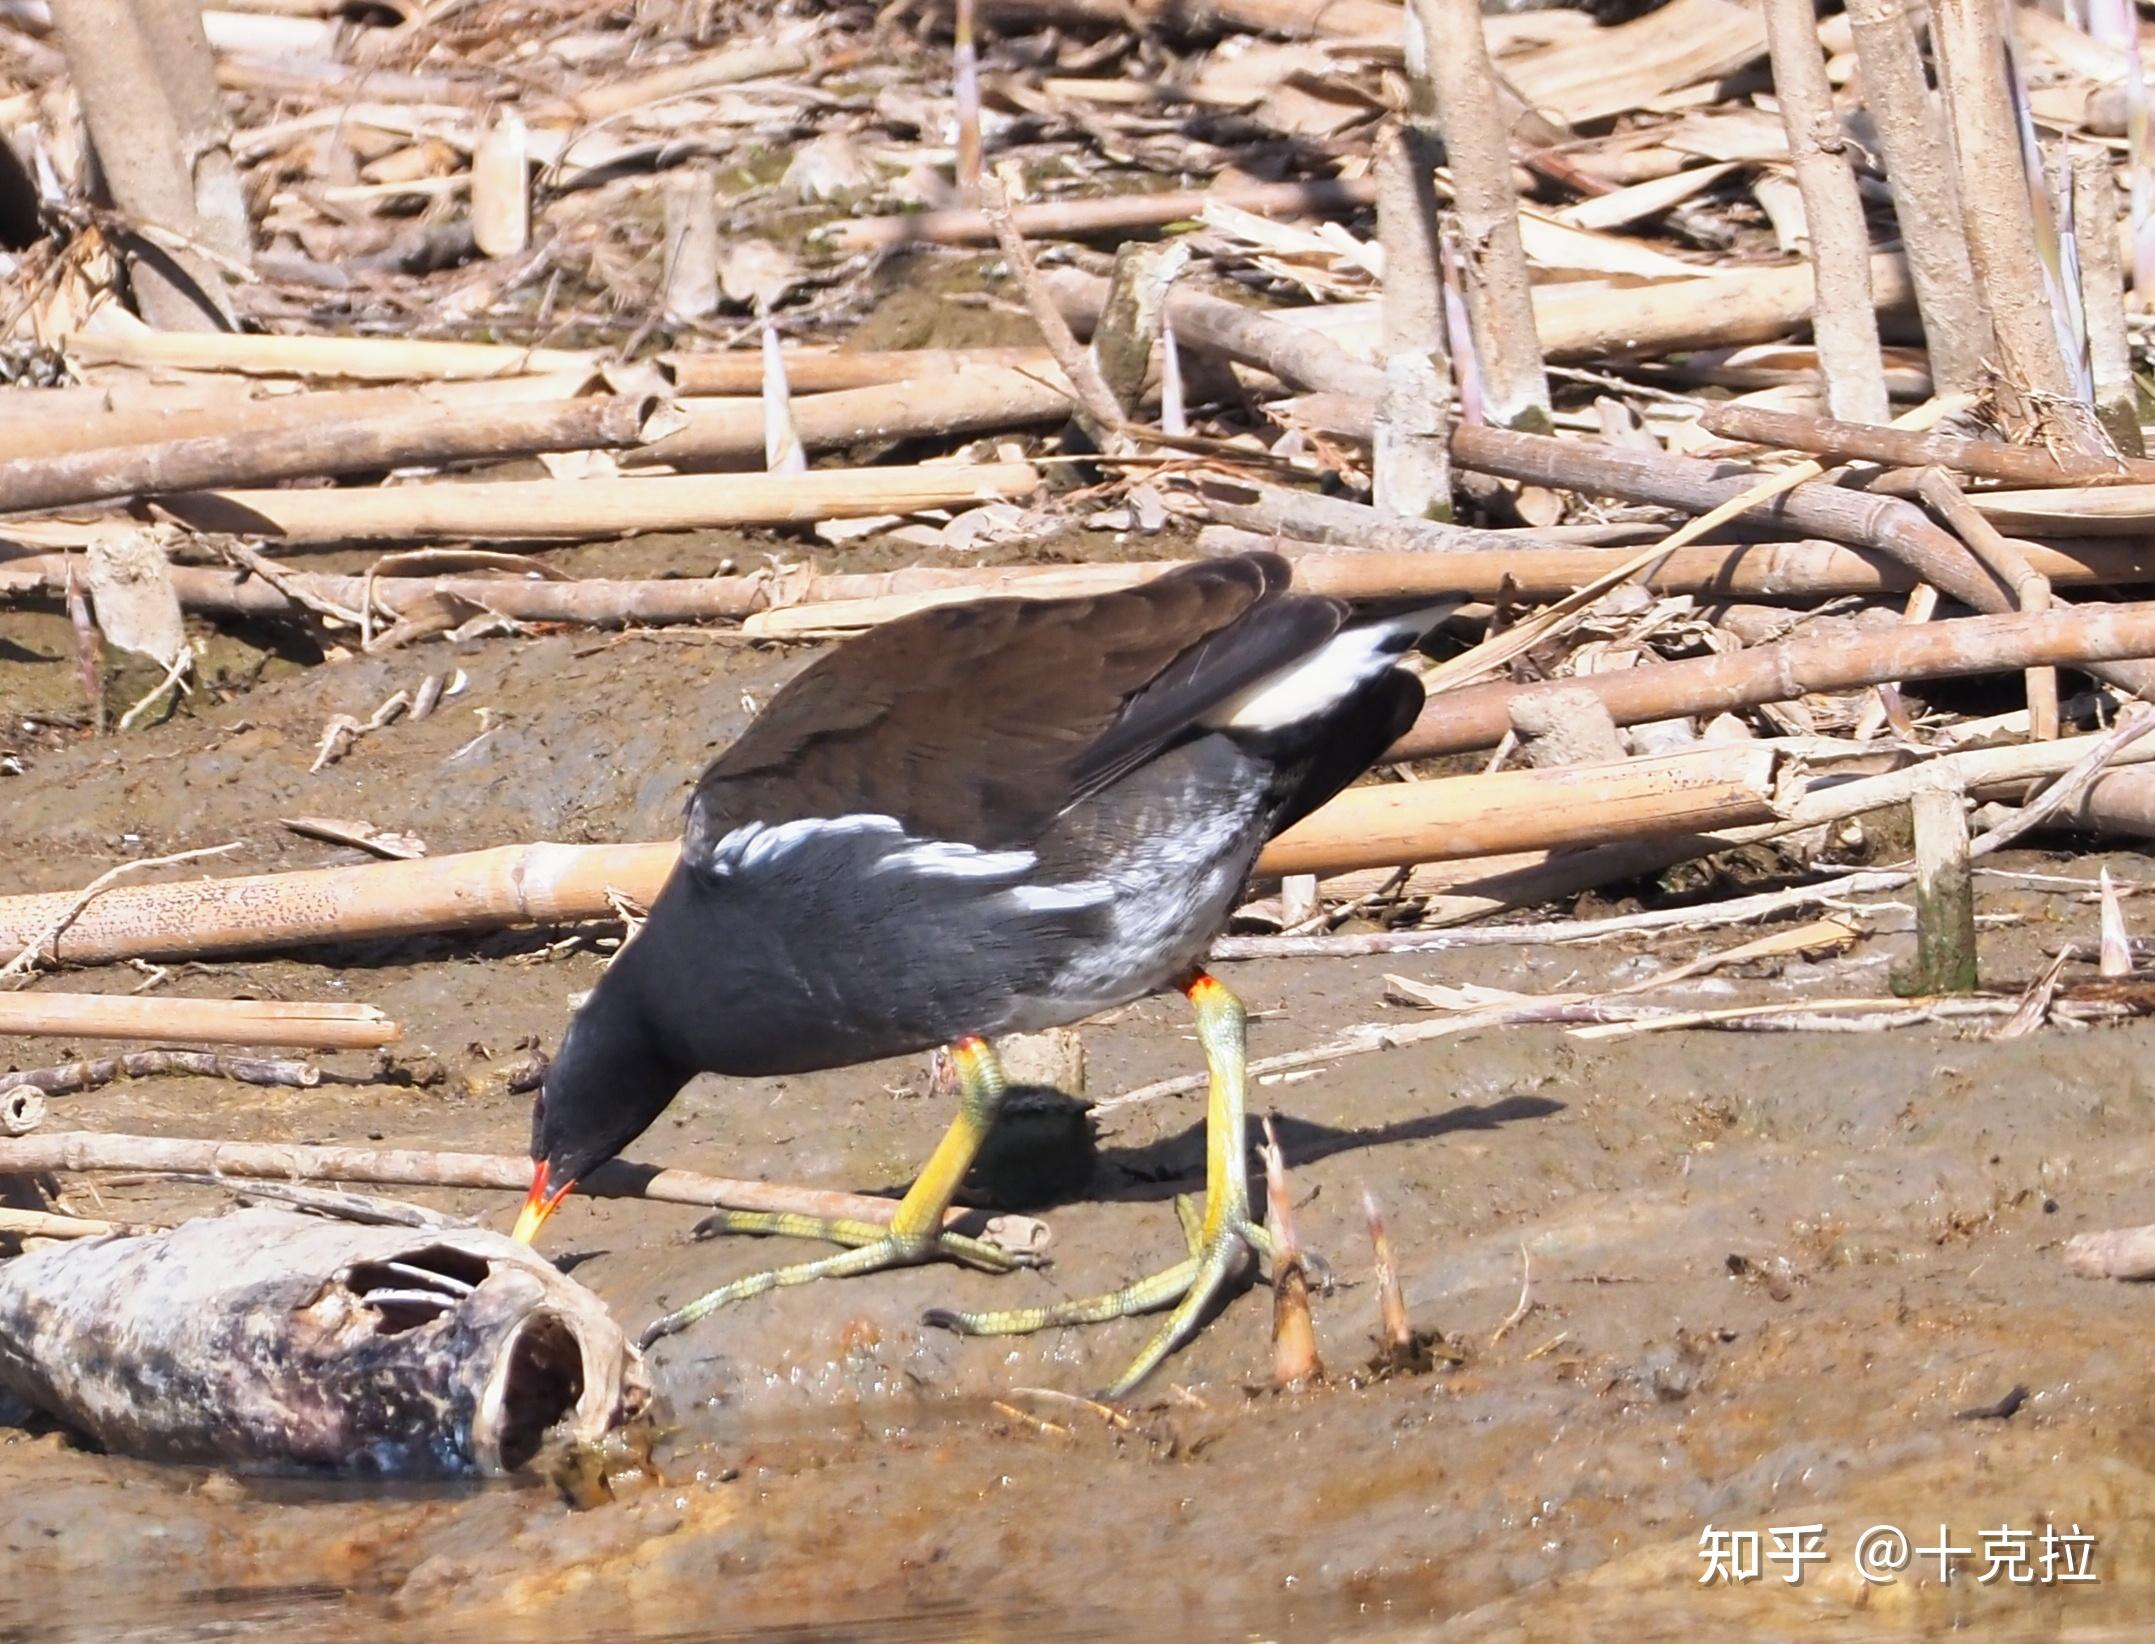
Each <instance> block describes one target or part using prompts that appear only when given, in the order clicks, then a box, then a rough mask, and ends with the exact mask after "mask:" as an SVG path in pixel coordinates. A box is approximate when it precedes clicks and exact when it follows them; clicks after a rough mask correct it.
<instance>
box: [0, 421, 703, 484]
mask: <svg viewBox="0 0 2155 1644" xmlns="http://www.w3.org/2000/svg"><path fill="white" fill-rule="evenodd" d="M659 406H660V402H659V401H658V400H655V399H648V398H631V397H627V396H623V397H620V398H606V399H585V400H564V401H560V402H557V403H551V404H539V405H512V406H502V407H499V408H496V409H493V410H490V411H487V412H485V413H484V414H475V413H474V412H473V411H472V410H470V409H468V408H464V407H428V408H425V409H420V408H417V407H414V408H411V409H399V410H393V411H388V412H383V413H379V414H377V415H375V416H372V417H365V418H355V419H353V420H351V421H346V422H314V421H301V422H300V423H298V424H297V425H296V426H291V427H287V428H284V429H281V430H275V429H251V430H249V431H248V432H246V433H242V434H221V435H206V436H190V437H186V438H181V439H171V440H164V441H160V442H159V443H157V444H154V445H122V446H107V447H102V448H99V449H94V450H89V451H81V452H76V453H74V454H73V455H70V456H62V457H14V458H8V459H0V513H22V512H26V511H28V510H31V509H48V508H63V507H67V506H70V505H72V504H76V503H84V502H97V501H103V500H106V499H109V498H114V497H125V496H142V495H155V494H158V493H163V492H171V491H193V490H201V489H204V488H207V487H211V486H236V485H250V484H261V483H263V482H266V481H270V480H286V479H307V478H311V477H314V476H316V475H326V474H355V473H363V472H367V471H370V470H374V469H382V468H406V467H415V466H421V465H424V466H427V467H442V466H444V465H446V464H449V463H453V462H471V461H483V460H488V459H495V458H508V457H524V456H534V455H536V454H538V453H540V452H542V451H597V450H611V449H620V448H623V447H626V446H631V445H635V444H637V443H639V442H640V441H641V440H642V439H643V438H644V431H645V428H646V427H647V425H649V423H650V422H651V419H652V416H653V414H654V413H655V412H656V411H657V410H658V409H659Z"/></svg>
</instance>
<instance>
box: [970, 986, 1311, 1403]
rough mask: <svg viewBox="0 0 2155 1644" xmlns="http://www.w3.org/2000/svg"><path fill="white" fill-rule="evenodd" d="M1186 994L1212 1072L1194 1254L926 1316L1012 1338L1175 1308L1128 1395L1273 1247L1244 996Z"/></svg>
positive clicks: (1111, 1394) (1125, 1387)
mask: <svg viewBox="0 0 2155 1644" xmlns="http://www.w3.org/2000/svg"><path fill="white" fill-rule="evenodd" d="M1183 991H1184V992H1185V993H1186V994H1187V995H1188V996H1189V1000H1190V1005H1191V1008H1192V1009H1193V1010H1194V1012H1195V1013H1196V1016H1197V1037H1198V1042H1199V1043H1200V1044H1202V1045H1203V1046H1204V1050H1205V1068H1206V1071H1207V1073H1208V1074H1209V1075H1210V1080H1209V1083H1210V1097H1209V1100H1208V1102H1207V1106H1206V1112H1205V1208H1204V1214H1203V1215H1202V1217H1200V1218H1199V1219H1198V1220H1197V1222H1196V1225H1195V1226H1194V1227H1192V1226H1190V1225H1189V1222H1188V1219H1187V1218H1185V1224H1184V1232H1185V1234H1186V1236H1187V1237H1188V1239H1189V1243H1190V1255H1189V1258H1188V1259H1187V1260H1185V1261H1180V1262H1177V1263H1176V1264H1175V1265H1174V1266H1173V1267H1170V1268H1168V1269H1167V1270H1166V1271H1165V1272H1162V1273H1155V1274H1153V1275H1151V1276H1150V1277H1149V1278H1143V1279H1139V1280H1138V1281H1137V1282H1136V1283H1134V1284H1129V1285H1125V1286H1124V1287H1123V1288H1122V1289H1120V1290H1116V1291H1111V1292H1109V1293H1108V1294H1107V1295H1104V1296H1088V1297H1085V1298H1084V1299H1082V1300H1078V1301H1067V1302H1058V1303H1056V1304H1055V1305H1054V1306H1051V1307H1027V1308H1013V1309H1010V1310H1008V1311H1005V1312H993V1313H954V1312H948V1311H944V1310H941V1309H938V1310H937V1311H935V1312H932V1313H930V1314H929V1315H928V1319H929V1322H930V1323H933V1324H940V1325H942V1326H944V1327H945V1328H946V1329H951V1330H957V1331H960V1332H962V1333H964V1334H965V1335H968V1336H1011V1335H1023V1334H1025V1333H1027V1332H1029V1331H1033V1330H1047V1329H1051V1328H1053V1327H1055V1326H1058V1325H1066V1324H1097V1323H1100V1322H1102V1321H1103V1320H1106V1319H1120V1318H1128V1317H1130V1316H1132V1315H1133V1314H1138V1313H1151V1312H1156V1311H1158V1310H1159V1309H1160V1308H1163V1307H1167V1306H1170V1305H1172V1306H1173V1307H1174V1311H1173V1312H1172V1313H1171V1314H1169V1315H1168V1318H1167V1322H1166V1323H1165V1324H1163V1325H1161V1326H1160V1328H1159V1329H1158V1330H1157V1331H1156V1332H1155V1333H1154V1335H1153V1337H1152V1339H1151V1340H1150V1341H1148V1342H1147V1343H1146V1344H1145V1349H1144V1351H1143V1352H1141V1353H1139V1354H1138V1356H1137V1358H1136V1360H1135V1362H1133V1363H1132V1364H1131V1366H1130V1368H1129V1369H1128V1370H1126V1371H1124V1372H1123V1374H1122V1375H1121V1376H1120V1377H1119V1378H1117V1380H1116V1382H1115V1384H1114V1385H1113V1386H1112V1387H1110V1388H1109V1389H1108V1390H1107V1391H1106V1393H1105V1394H1103V1395H1102V1396H1103V1397H1106V1398H1121V1397H1122V1396H1123V1395H1124V1394H1126V1393H1128V1392H1129V1391H1130V1390H1131V1389H1132V1388H1134V1387H1136V1386H1137V1385H1138V1383H1140V1382H1142V1381H1143V1380H1144V1379H1145V1378H1146V1377H1147V1376H1149V1375H1151V1374H1152V1373H1153V1371H1155V1370H1157V1369H1158V1368H1159V1367H1160V1365H1161V1363H1162V1362H1163V1361H1164V1360H1165V1359H1166V1358H1167V1356H1168V1355H1169V1354H1170V1353H1172V1352H1174V1351H1175V1349H1176V1348H1178V1347H1180V1346H1182V1345H1183V1344H1184V1343H1185V1342H1187V1341H1188V1340H1189V1339H1190V1338H1191V1337H1192V1336H1194V1335H1196V1334H1197V1331H1198V1327H1199V1325H1200V1324H1201V1323H1202V1322H1203V1320H1204V1315H1205V1310H1206V1309H1207V1308H1209V1307H1210V1306H1211V1305H1212V1304H1213V1303H1214V1302H1215V1301H1216V1300H1218V1299H1219V1296H1220V1293H1221V1292H1222V1291H1223V1290H1225V1289H1226V1288H1227V1287H1228V1285H1230V1284H1231V1283H1233V1282H1234V1281H1236V1280H1237V1279H1239V1278H1240V1277H1241V1276H1242V1275H1243V1273H1244V1272H1245V1271H1246V1269H1247V1267H1248V1265H1249V1256H1250V1252H1251V1251H1253V1250H1254V1251H1256V1252H1257V1253H1258V1254H1260V1255H1268V1254H1269V1253H1270V1250H1271V1241H1270V1240H1269V1239H1268V1238H1267V1237H1266V1236H1265V1231H1264V1229H1263V1228H1262V1227H1261V1226H1259V1225H1258V1224H1257V1223H1256V1222H1254V1221H1253V1220H1251V1217H1250V1181H1249V1136H1248V1128H1247V1119H1246V1113H1247V1110H1248V1088H1247V1074H1246V1071H1245V1070H1246V1064H1247V1060H1248V1058H1247V1054H1246V1051H1245V1046H1244V1039H1245V1028H1244V1015H1243V1010H1242V1001H1241V1000H1239V999H1237V998H1236V997H1235V996H1234V995H1233V994H1232V993H1230V992H1228V991H1227V989H1226V988H1225V987H1223V986H1222V985H1221V984H1220V983H1219V982H1217V981H1215V980H1214V979H1213V978H1212V977H1210V976H1208V975H1205V974H1204V973H1202V972H1200V973H1199V974H1198V975H1197V977H1196V978H1195V980H1193V981H1191V982H1190V983H1189V984H1188V985H1187V986H1186V987H1185V988H1184V989H1183ZM1176 1208H1177V1210H1178V1211H1179V1210H1181V1208H1182V1207H1181V1206H1180V1205H1179V1204H1178V1205H1177V1207H1176Z"/></svg>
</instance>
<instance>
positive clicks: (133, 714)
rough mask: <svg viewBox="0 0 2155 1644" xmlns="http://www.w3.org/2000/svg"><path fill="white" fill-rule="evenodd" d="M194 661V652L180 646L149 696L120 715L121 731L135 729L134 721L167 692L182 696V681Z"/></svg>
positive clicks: (183, 689)
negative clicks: (179, 692)
mask: <svg viewBox="0 0 2155 1644" xmlns="http://www.w3.org/2000/svg"><path fill="white" fill-rule="evenodd" d="M194 660H195V655H194V652H192V651H190V650H188V649H187V648H186V647H185V646H184V645H183V646H181V647H180V649H179V650H178V651H177V652H176V653H174V655H173V658H172V666H171V667H170V668H168V669H167V670H166V671H165V677H164V678H163V679H161V680H159V681H158V682H157V683H156V685H154V686H153V687H151V689H150V693H149V695H147V696H145V697H144V698H143V699H142V700H141V701H140V702H137V703H136V704H135V705H134V706H133V707H132V708H129V709H128V710H127V712H125V713H124V714H122V715H120V729H121V730H123V731H131V730H133V729H134V728H135V720H136V719H137V718H138V717H139V716H141V715H142V714H145V713H147V712H149V710H150V708H151V707H152V706H153V705H155V704H156V703H157V702H158V700H159V699H160V698H162V697H163V696H164V694H165V693H166V692H167V691H169V690H173V689H175V688H177V689H178V690H179V691H181V692H182V693H183V694H184V693H185V691H186V689H187V687H186V685H185V684H184V683H183V681H184V680H185V678H186V675H187V670H188V669H189V668H191V667H193V666H194Z"/></svg>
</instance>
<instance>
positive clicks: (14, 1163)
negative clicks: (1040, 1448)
mask: <svg viewBox="0 0 2155 1644" xmlns="http://www.w3.org/2000/svg"><path fill="white" fill-rule="evenodd" d="M63 1170H64V1171H76V1172H110V1171H127V1172H137V1171H159V1172H179V1173H184V1174H188V1175H197V1176H233V1177H239V1178H241V1179H243V1180H245V1179H256V1180H263V1181H300V1182H306V1181H340V1182H368V1183H372V1184H374V1185H376V1186H382V1187H473V1188H492V1189H496V1190H498V1191H502V1192H509V1193H523V1192H525V1191H527V1190H528V1189H529V1188H530V1186H531V1161H530V1160H529V1159H522V1158H517V1157H516V1156H514V1155H513V1154H507V1153H436V1152H430V1151H421V1150H418V1149H411V1148H377V1147H311V1146H306V1145H302V1144H298V1143H283V1142H212V1141H196V1140H194V1139H192V1138H188V1137H178V1136H116V1135H115V1136H108V1135H97V1134H92V1133H90V1132H87V1131H64V1130H63V1131H59V1132H56V1133H54V1134H52V1135H47V1136H25V1137H19V1138H16V1139H13V1140H9V1141H0V1176H28V1175H37V1174H40V1173H42V1172H47V1171H63ZM576 1190H577V1192H579V1193H583V1194H588V1195H590V1196H591V1197H593V1198H600V1199H647V1200H650V1201H652V1202H654V1203H657V1204H685V1205H695V1206H698V1207H701V1208H711V1209H720V1210H754V1211H763V1212H767V1213H770V1214H774V1215H802V1216H821V1217H827V1218H831V1219H834V1220H841V1221H867V1222H878V1223H882V1222H888V1221H889V1220H890V1219H891V1216H892V1215H893V1214H894V1213H895V1212H896V1211H897V1209H898V1201H897V1200H896V1199H882V1198H875V1197H872V1196H870V1195H868V1194H863V1193H833V1192H826V1191H823V1190H821V1189H816V1188H801V1187H784V1186H780V1185H778V1184H776V1183H772V1182H742V1181H733V1180H730V1179H728V1178H727V1177H724V1176H706V1175H704V1174H702V1173H701V1172H698V1171H693V1170H655V1169H653V1168H652V1167H651V1166H649V1165H641V1164H631V1163H630V1162H628V1161H627V1160H625V1159H617V1160H615V1161H613V1162H611V1163H609V1164H605V1165H602V1166H600V1167H599V1168H598V1169H597V1170H595V1171H593V1172H592V1173H591V1175H590V1176H589V1177H588V1178H586V1179H585V1180H583V1181H580V1182H578V1183H577V1185H576ZM980 1222H981V1216H980V1213H979V1212H977V1211H972V1210H964V1209H960V1208H957V1207H955V1206H953V1207H952V1208H951V1210H950V1211H949V1212H948V1213H947V1214H946V1216H945V1218H944V1225H945V1226H946V1227H948V1226H959V1227H975V1228H977V1227H978V1226H979V1225H980ZM1046 1235H1047V1230H1046V1228H1045V1227H1043V1226H1042V1225H1041V1224H1040V1223H1039V1222H1036V1221H1033V1220H1032V1219H1031V1218H1030V1217H1026V1216H997V1217H994V1218H992V1220H991V1221H990V1222H989V1232H988V1236H989V1237H992V1238H994V1239H995V1240H996V1242H997V1243H1000V1244H1004V1245H1005V1246H1006V1247H1009V1248H1018V1249H1031V1248H1037V1247H1038V1246H1039V1245H1040V1244H1042V1243H1044V1242H1045V1240H1046Z"/></svg>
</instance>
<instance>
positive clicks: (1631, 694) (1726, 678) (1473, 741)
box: [113, 605, 2155, 895]
mask: <svg viewBox="0 0 2155 1644" xmlns="http://www.w3.org/2000/svg"><path fill="white" fill-rule="evenodd" d="M2127 657H2136V658H2137V657H2155V605H2075V606H2069V607H2063V608H2060V609H2058V610H2052V611H2044V612H2040V613H2037V614H2034V615H2029V616H2021V615H2010V616H1982V617H1963V618H1958V619H1955V620H1953V621H1950V622H1928V623H1923V624H1920V625H1914V626H1907V627H1901V628H1895V629H1891V630H1888V631H1886V632H1884V633H1878V634H1866V635H1862V636H1859V637H1857V638H1854V639H1848V638H1830V639H1790V640H1783V641H1781V642H1780V643H1778V644H1773V645H1758V646H1753V647H1752V648H1750V649H1749V650H1745V651H1738V652H1733V653H1730V654H1728V655H1726V656H1713V657H1700V658H1695V659H1690V660H1686V661H1682V662H1665V663H1659V664H1656V665H1654V666H1652V667H1644V668H1629V669H1625V670H1622V671H1621V672H1617V673H1606V674H1589V675H1585V676H1582V677H1580V678H1577V679H1569V680H1562V681H1555V682H1551V683H1549V684H1540V685H1509V684H1493V685H1470V686H1467V687H1465V688H1464V689H1462V690H1457V691H1447V692H1444V693H1443V694H1441V695H1439V696H1437V697H1435V698H1432V699H1431V701H1430V704H1429V706H1428V707H1427V708H1426V709H1424V710H1423V713H1422V717H1421V718H1420V719H1419V720H1417V721H1416V722H1415V724H1414V727H1413V728H1412V729H1411V730H1409V731H1408V732H1407V734H1406V735H1405V736H1404V737H1402V738H1401V739H1400V740H1399V741H1398V742H1397V743H1395V744H1394V745H1393V747H1392V750H1391V757H1392V758H1395V759H1426V758H1431V757H1434V756H1436V755H1439V754H1448V753H1466V752H1469V751H1471V750H1473V749H1477V748H1493V747H1495V746H1496V745H1497V743H1498V742H1499V741H1501V740H1502V739H1503V736H1504V733H1505V731H1506V730H1508V729H1509V728H1510V725H1511V705H1512V703H1513V701H1514V700H1515V699H1516V698H1517V697H1518V696H1520V695H1522V694H1528V693H1533V692H1537V691H1549V690H1554V689H1563V688H1576V687H1579V686H1584V687H1585V688H1587V689H1589V690H1591V691H1592V692H1593V693H1594V694H1595V695H1596V696H1598V697H1600V698H1601V701H1602V705H1603V706H1604V707H1606V708H1607V709H1608V710H1609V715H1610V717H1611V718H1613V719H1614V720H1615V721H1616V722H1617V724H1619V725H1637V724H1642V723H1644V722H1646V721H1648V720H1655V719H1672V718H1675V717H1677V716H1678V715H1684V714H1692V715H1711V714H1715V713H1720V712H1724V711H1727V710H1731V709H1736V708H1744V707H1750V706H1754V705H1756V704H1758V703H1761V702H1786V701H1790V700H1792V699H1793V698H1796V697H1799V696H1802V695H1804V694H1805V693H1806V692H1810V691H1836V690H1848V689H1850V688H1852V687H1855V686H1861V685H1876V684H1880V683H1882V682H1885V681H1888V680H1908V679H1944V678H1951V677H1955V676H1961V675H1967V674H1982V673H2002V672H2007V671H2019V670H2023V669H2027V668H2031V667H2041V666H2043V665H2045V664H2055V665H2058V666H2069V667H2078V668H2087V669H2090V671H2092V669H2093V666H2094V664H2096V663H2098V662H2104V661H2110V660H2115V659H2120V658H2127ZM113 894H115V895H118V894H124V893H120V892H115V893H113Z"/></svg>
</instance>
